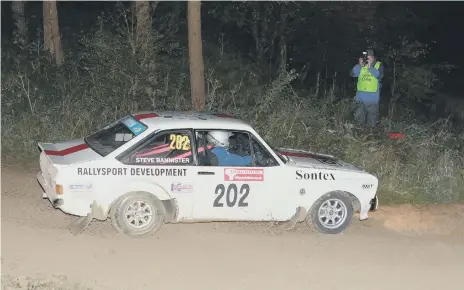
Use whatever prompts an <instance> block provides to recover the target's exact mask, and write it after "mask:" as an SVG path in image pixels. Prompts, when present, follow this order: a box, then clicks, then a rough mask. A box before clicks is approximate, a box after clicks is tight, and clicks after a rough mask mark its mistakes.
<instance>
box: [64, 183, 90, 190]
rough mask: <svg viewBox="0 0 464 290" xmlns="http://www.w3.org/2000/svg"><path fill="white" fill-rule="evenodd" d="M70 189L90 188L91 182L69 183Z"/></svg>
mask: <svg viewBox="0 0 464 290" xmlns="http://www.w3.org/2000/svg"><path fill="white" fill-rule="evenodd" d="M69 189H70V190H91V189H92V184H91V183H77V184H71V185H69Z"/></svg>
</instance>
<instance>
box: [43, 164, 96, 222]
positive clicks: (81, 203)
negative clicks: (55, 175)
mask: <svg viewBox="0 0 464 290" xmlns="http://www.w3.org/2000/svg"><path fill="white" fill-rule="evenodd" d="M37 181H38V182H39V184H40V186H41V187H42V189H43V194H42V197H43V198H47V199H48V200H49V201H50V203H51V204H52V205H53V207H54V208H57V209H60V210H61V211H63V212H65V213H67V214H71V215H76V216H87V215H88V214H89V213H90V211H91V207H90V206H91V204H92V200H91V196H82V195H76V194H69V193H66V192H65V194H64V195H63V196H59V195H57V194H56V193H55V191H54V190H53V187H52V185H51V184H48V183H47V182H46V181H45V180H44V178H43V176H42V172H41V171H39V172H38V173H37ZM101 216H103V213H102V214H101Z"/></svg>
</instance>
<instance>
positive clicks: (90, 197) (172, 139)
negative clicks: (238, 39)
mask: <svg viewBox="0 0 464 290" xmlns="http://www.w3.org/2000/svg"><path fill="white" fill-rule="evenodd" d="M221 138H223V139H221ZM218 140H219V141H218ZM39 148H40V150H41V153H40V170H41V171H40V172H39V173H38V174H37V179H38V181H39V183H40V185H41V186H42V188H43V190H44V193H43V197H44V198H48V199H49V200H50V202H51V203H52V204H53V206H54V207H55V208H59V209H61V210H62V211H63V212H65V213H68V214H71V215H75V216H79V218H78V219H76V221H75V222H73V223H72V224H71V225H70V230H71V232H72V233H73V234H75V235H77V234H79V233H81V232H82V231H83V230H84V229H85V228H86V227H87V226H88V225H89V223H90V222H91V221H92V219H94V218H95V219H98V220H106V219H107V218H110V219H111V220H112V223H113V225H114V227H115V228H116V230H118V231H120V232H122V233H124V234H126V235H129V236H143V235H149V234H153V233H155V232H156V231H157V230H158V229H159V228H160V227H161V225H163V224H164V223H178V222H201V221H288V223H287V225H289V227H288V228H293V227H294V226H295V224H296V223H297V222H301V221H304V220H306V222H307V223H308V225H309V226H311V227H313V228H315V229H316V230H318V231H320V232H323V233H329V234H336V233H341V232H343V231H344V230H345V229H346V228H347V227H348V226H349V225H350V223H351V220H352V217H353V214H354V213H355V212H358V211H359V218H360V220H364V219H367V217H368V212H369V210H376V209H377V206H378V199H377V196H376V191H377V187H378V179H377V178H376V177H375V176H374V175H372V174H369V173H368V172H365V171H364V170H363V169H361V168H359V167H356V166H354V165H350V164H347V163H345V162H342V161H340V160H337V159H336V158H334V157H332V156H329V155H321V154H315V153H311V152H306V151H300V150H291V149H280V150H276V149H274V148H273V147H271V146H270V145H269V144H268V143H266V142H265V141H264V140H263V139H262V138H261V137H260V136H259V135H258V134H257V133H256V131H255V130H253V128H252V127H251V126H250V125H248V124H247V123H245V122H243V121H241V120H238V119H236V118H233V117H231V116H228V115H224V114H213V113H192V112H177V111H164V112H156V113H155V112H144V113H138V114H133V115H129V116H125V117H124V118H121V119H120V120H118V121H116V122H114V123H112V124H110V125H108V126H106V127H104V128H103V129H101V130H99V131H97V132H95V133H93V134H91V135H90V136H87V137H85V138H83V139H77V140H71V141H66V142H60V143H39Z"/></svg>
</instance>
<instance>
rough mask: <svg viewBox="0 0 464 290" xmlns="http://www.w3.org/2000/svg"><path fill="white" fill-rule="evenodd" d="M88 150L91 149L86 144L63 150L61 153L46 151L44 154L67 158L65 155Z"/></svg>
mask: <svg viewBox="0 0 464 290" xmlns="http://www.w3.org/2000/svg"><path fill="white" fill-rule="evenodd" d="M87 148H89V146H88V145H87V144H85V143H84V144H79V145H76V146H73V147H69V148H66V149H63V150H59V151H58V150H45V151H44V152H45V154H47V155H53V156H65V155H69V154H73V153H76V152H78V151H81V150H85V149H87Z"/></svg>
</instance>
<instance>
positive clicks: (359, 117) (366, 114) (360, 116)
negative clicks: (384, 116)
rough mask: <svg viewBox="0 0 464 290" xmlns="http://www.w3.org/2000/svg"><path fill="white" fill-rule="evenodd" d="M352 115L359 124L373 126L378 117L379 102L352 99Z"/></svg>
mask: <svg viewBox="0 0 464 290" xmlns="http://www.w3.org/2000/svg"><path fill="white" fill-rule="evenodd" d="M354 107H355V108H354V117H355V119H356V121H358V122H359V123H361V124H364V125H367V126H370V127H374V126H375V125H376V124H377V121H378V119H379V104H377V103H365V102H361V101H356V100H355V101H354Z"/></svg>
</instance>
